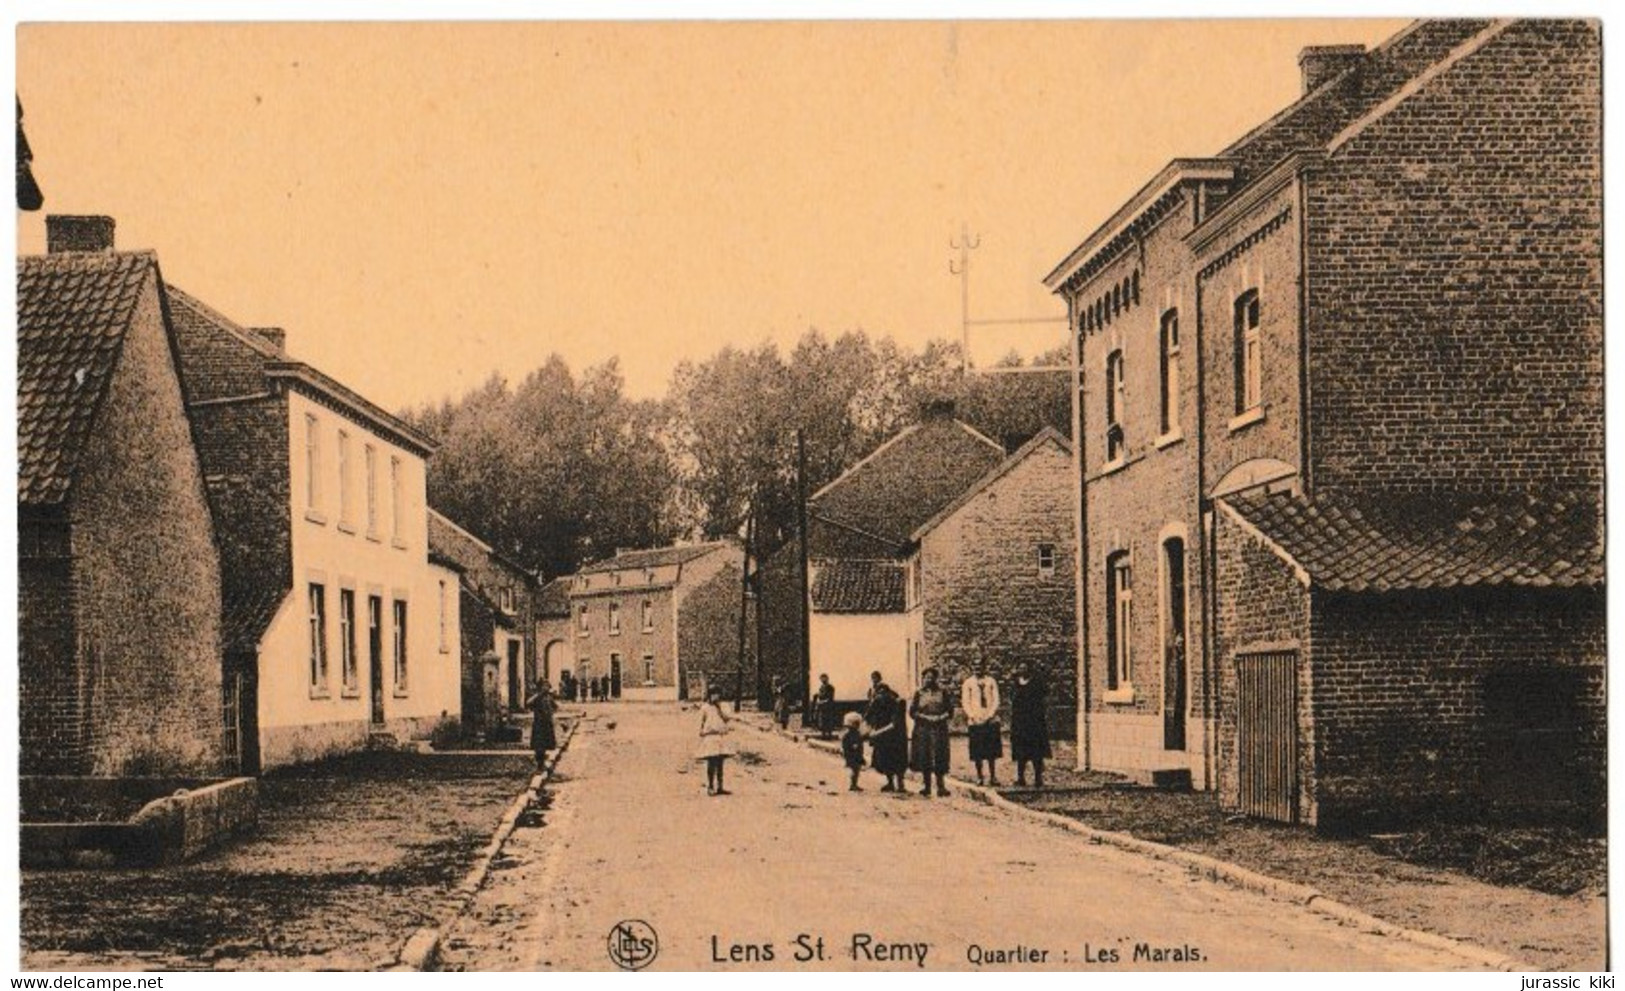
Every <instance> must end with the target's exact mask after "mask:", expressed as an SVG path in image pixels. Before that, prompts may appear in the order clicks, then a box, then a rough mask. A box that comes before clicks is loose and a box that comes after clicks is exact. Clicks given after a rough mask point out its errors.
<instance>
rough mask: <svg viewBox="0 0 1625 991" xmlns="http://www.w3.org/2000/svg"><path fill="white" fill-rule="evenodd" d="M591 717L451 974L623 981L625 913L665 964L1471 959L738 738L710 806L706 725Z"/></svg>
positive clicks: (656, 717) (517, 840) (782, 746)
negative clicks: (724, 786)
mask: <svg viewBox="0 0 1625 991" xmlns="http://www.w3.org/2000/svg"><path fill="white" fill-rule="evenodd" d="M596 714H597V715H598V716H599V720H598V721H596V722H592V721H589V722H587V723H585V724H584V725H583V726H582V728H581V730H580V731H579V732H578V733H577V734H576V737H575V742H574V743H573V744H572V745H571V748H570V750H569V752H568V753H567V754H566V755H565V757H564V759H563V761H561V763H560V766H559V772H560V773H559V777H558V778H557V780H556V783H555V784H553V785H551V786H550V787H549V790H550V792H551V805H550V807H549V809H548V810H547V813H546V816H545V824H544V825H543V826H542V827H541V828H536V829H523V830H520V831H518V832H516V833H515V834H514V836H513V838H512V839H511V840H510V842H509V846H508V847H507V848H506V849H505V851H504V856H503V858H502V859H501V860H500V861H499V862H498V863H497V864H496V865H495V867H496V869H495V870H494V871H493V874H492V877H491V881H490V882H489V883H488V885H487V887H486V889H485V890H484V891H483V892H482V893H481V895H480V897H479V899H478V900H477V902H476V905H475V907H474V909H473V911H472V912H471V913H470V914H469V915H467V916H465V917H464V919H463V921H462V922H461V923H460V924H459V925H458V926H457V927H456V928H455V929H454V930H453V932H452V933H451V934H450V938H449V939H448V941H447V944H446V947H445V950H444V963H445V965H446V966H447V967H448V968H453V969H468V970H502V969H524V970H528V969H538V968H556V969H566V970H602V969H611V968H613V967H614V966H615V963H614V962H613V961H612V959H611V953H610V949H611V937H612V935H617V936H623V937H625V940H624V941H622V942H621V943H620V945H619V947H618V950H619V952H620V955H621V956H622V958H623V959H626V958H627V957H628V956H631V957H634V958H636V957H639V956H640V954H638V953H637V952H636V951H637V949H638V948H639V946H640V945H641V944H639V943H638V942H637V941H636V938H635V936H636V935H638V934H644V930H643V929H642V928H640V927H636V926H633V927H630V928H629V929H617V926H618V924H620V923H622V922H625V921H628V920H639V921H641V922H643V923H646V924H647V926H648V927H649V928H651V929H652V930H653V932H654V933H655V934H656V936H657V937H658V941H659V947H658V952H657V953H656V954H655V955H654V957H653V959H652V960H648V961H647V966H649V967H650V968H652V969H656V970H664V969H671V970H678V969H695V968H707V969H709V968H724V969H727V968H733V969H791V968H808V969H818V968H822V969H916V968H924V969H928V970H943V969H952V970H963V969H974V968H976V967H978V966H980V967H996V968H1004V969H1025V968H1034V969H1063V970H1065V969H1071V970H1083V969H1090V968H1095V967H1110V968H1123V969H1211V970H1294V969H1298V970H1301V969H1339V970H1342V969H1357V970H1382V969H1404V970H1440V969H1460V968H1462V967H1463V963H1462V961H1461V960H1459V959H1457V958H1455V957H1453V956H1450V955H1447V954H1443V953H1437V952H1434V951H1431V950H1426V949H1423V948H1420V947H1417V946H1414V945H1411V944H1408V943H1403V942H1398V941H1394V940H1391V939H1385V938H1383V937H1379V936H1375V935H1371V934H1367V933H1362V932H1360V931H1357V930H1355V929H1352V928H1346V927H1343V926H1340V925H1337V924H1335V923H1333V922H1330V921H1328V920H1326V919H1323V918H1321V917H1319V916H1315V915H1313V914H1311V913H1308V912H1306V911H1304V910H1302V909H1300V908H1297V907H1295V906H1291V905H1287V904H1284V903H1282V902H1278V901H1273V900H1270V899H1267V898H1264V897H1262V896H1257V895H1253V894H1251V893H1247V892H1242V891H1238V890H1235V889H1231V888H1227V887H1224V886H1221V885H1218V884H1215V883H1212V882H1208V881H1202V880H1198V879H1196V878H1193V877H1191V876H1189V875H1188V874H1187V873H1185V872H1184V871H1182V870H1180V869H1177V868H1174V867H1170V866H1169V865H1166V864H1162V863H1158V862H1155V861H1150V860H1146V859H1143V858H1140V857H1136V856H1133V855H1130V854H1127V853H1124V852H1122V851H1118V850H1115V849H1111V848H1106V847H1101V846H1097V845H1093V844H1090V843H1088V842H1087V841H1085V840H1084V839H1082V838H1080V837H1076V836H1072V835H1068V834H1065V833H1060V832H1057V831H1055V830H1053V829H1049V828H1045V827H1043V826H1039V825H1035V824H1033V823H1031V822H1029V821H1027V820H1023V819H1021V818H1019V817H1016V816H1013V815H1011V814H1008V813H1005V812H1001V811H998V810H995V809H991V808H988V807H986V806H982V805H979V804H977V803H975V802H972V801H970V800H969V799H967V798H964V797H950V798H948V799H946V800H944V799H930V800H927V799H922V798H920V797H918V796H917V795H915V794H909V795H907V796H906V797H905V796H896V795H888V794H881V793H878V792H877V791H876V790H875V789H876V787H877V786H878V785H879V783H880V782H879V781H878V780H877V779H875V778H874V777H873V776H866V778H865V780H864V783H863V784H864V788H865V789H866V790H865V791H864V792H863V793H860V794H853V793H849V792H848V791H847V790H846V779H845V772H844V770H843V769H842V768H841V767H840V765H839V762H838V761H837V760H836V759H835V758H833V757H830V756H827V755H825V754H821V753H816V752H814V751H811V750H809V749H807V748H805V747H800V746H796V745H794V744H792V743H790V742H789V741H786V740H783V739H781V738H778V737H776V736H770V735H768V734H765V733H761V732H758V731H757V730H754V729H752V728H750V727H747V726H744V725H742V724H736V727H737V728H736V730H735V733H734V735H733V739H734V742H735V743H736V744H737V745H738V747H739V750H740V756H739V758H738V759H735V760H732V761H730V762H729V771H728V773H729V778H728V788H729V790H730V791H732V792H733V794H731V795H726V796H720V797H715V798H712V797H708V796H707V795H706V794H705V775H704V770H703V767H702V766H701V765H699V764H696V763H695V762H694V761H693V760H692V759H691V757H690V754H691V752H692V749H693V745H694V742H695V732H696V727H697V724H698V715H697V713H694V712H692V711H679V710H678V709H676V708H675V707H661V706H653V705H619V706H614V707H606V708H605V709H601V710H597V712H596ZM610 721H614V723H615V725H614V727H613V728H611V727H610V726H609V722H610ZM628 950H630V951H631V952H630V953H629V952H628ZM643 956H646V954H644V955H643ZM632 962H634V963H641V962H645V961H643V960H641V959H634V960H633V961H632Z"/></svg>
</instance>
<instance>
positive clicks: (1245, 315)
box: [1235, 289, 1264, 414]
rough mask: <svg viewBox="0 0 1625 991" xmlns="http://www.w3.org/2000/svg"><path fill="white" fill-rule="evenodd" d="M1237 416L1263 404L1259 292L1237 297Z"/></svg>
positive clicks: (1251, 291) (1250, 291) (1250, 292)
mask: <svg viewBox="0 0 1625 991" xmlns="http://www.w3.org/2000/svg"><path fill="white" fill-rule="evenodd" d="M1235 349H1236V413H1238V414H1241V413H1245V412H1247V411H1248V410H1250V409H1255V408H1257V406H1258V405H1259V403H1261V402H1262V401H1263V396H1262V393H1263V362H1264V355H1263V346H1262V342H1261V341H1260V335H1259V329H1258V290H1257V289H1249V290H1247V291H1246V292H1244V293H1242V294H1241V295H1240V296H1237V297H1236V337H1235Z"/></svg>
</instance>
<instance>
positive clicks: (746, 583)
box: [734, 499, 762, 712]
mask: <svg viewBox="0 0 1625 991" xmlns="http://www.w3.org/2000/svg"><path fill="white" fill-rule="evenodd" d="M755 539H756V500H755V499H752V500H751V504H750V513H749V515H747V516H746V517H745V558H744V564H743V565H741V567H740V569H739V661H738V663H737V664H735V665H734V711H735V712H738V711H739V703H740V702H741V701H743V700H744V697H745V646H746V637H747V636H748V633H747V632H746V631H747V629H748V627H747V626H746V624H747V623H748V622H749V619H750V616H749V613H750V555H751V546H752V544H753V542H754V541H755ZM757 608H758V609H760V608H761V606H760V605H758V606H757ZM756 651H757V654H758V655H760V653H761V645H760V644H758V645H757V648H756ZM761 670H762V668H761V662H760V661H758V662H757V665H756V673H757V680H758V681H760V680H761Z"/></svg>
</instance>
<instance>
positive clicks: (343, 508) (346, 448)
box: [339, 430, 350, 528]
mask: <svg viewBox="0 0 1625 991" xmlns="http://www.w3.org/2000/svg"><path fill="white" fill-rule="evenodd" d="M339 525H340V526H342V527H346V528H348V527H349V526H350V434H349V432H348V431H345V430H340V431H339Z"/></svg>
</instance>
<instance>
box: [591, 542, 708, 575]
mask: <svg viewBox="0 0 1625 991" xmlns="http://www.w3.org/2000/svg"><path fill="white" fill-rule="evenodd" d="M734 546H736V545H735V544H734V543H732V542H731V541H727V540H713V541H711V542H710V543H705V544H681V545H678V546H675V547H655V548H652V549H650V550H642V551H621V552H619V553H617V554H616V555H615V556H614V557H612V558H608V559H606V560H603V561H597V562H595V563H593V564H589V565H587V566H585V567H583V568H581V569H580V570H579V571H577V572H576V574H578V575H596V574H602V573H604V572H608V571H639V570H641V569H643V568H661V567H665V566H666V565H671V564H685V563H687V562H689V561H692V560H694V559H696V558H701V557H704V556H705V555H707V554H710V553H711V552H712V551H719V550H722V549H723V548H726V547H734Z"/></svg>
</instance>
